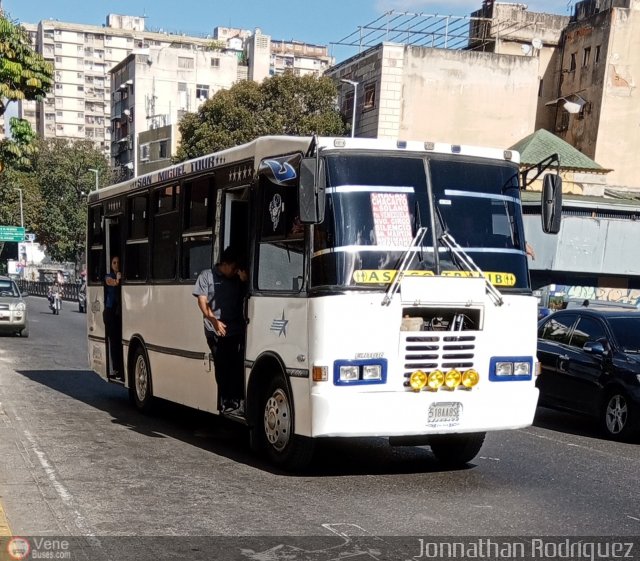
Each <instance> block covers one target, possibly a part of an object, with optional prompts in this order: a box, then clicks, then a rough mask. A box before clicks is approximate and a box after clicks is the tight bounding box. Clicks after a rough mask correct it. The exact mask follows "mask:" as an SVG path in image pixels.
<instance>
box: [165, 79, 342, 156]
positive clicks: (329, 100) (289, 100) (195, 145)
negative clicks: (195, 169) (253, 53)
mask: <svg viewBox="0 0 640 561" xmlns="http://www.w3.org/2000/svg"><path fill="white" fill-rule="evenodd" d="M336 98H337V90H336V86H335V83H334V82H333V80H331V79H330V78H328V77H321V78H317V77H315V76H302V77H298V76H294V75H293V74H291V73H285V74H282V75H279V76H273V77H272V78H267V79H266V80H264V81H263V82H262V83H261V84H258V83H257V82H253V81H242V82H239V83H237V84H236V85H234V86H233V87H232V88H230V89H228V90H221V91H219V92H217V93H216V94H215V95H214V96H213V97H212V98H211V99H210V100H208V101H206V102H205V103H203V104H202V105H201V106H200V108H199V109H198V112H197V113H188V114H187V115H186V116H185V117H184V118H183V119H182V120H181V121H180V125H179V128H180V134H181V143H180V147H179V148H178V153H177V155H176V158H177V159H178V160H179V161H182V160H187V159H190V158H195V157H198V156H203V155H205V154H209V153H211V152H217V151H219V150H224V149H225V148H230V147H232V146H237V145H238V144H242V143H244V142H249V141H250V140H253V139H254V138H256V137H258V136H263V135H271V134H285V135H311V134H313V133H317V134H320V135H333V136H342V135H344V134H345V132H346V127H345V123H344V120H343V119H342V117H341V115H340V113H339V111H338V109H337V107H336Z"/></svg>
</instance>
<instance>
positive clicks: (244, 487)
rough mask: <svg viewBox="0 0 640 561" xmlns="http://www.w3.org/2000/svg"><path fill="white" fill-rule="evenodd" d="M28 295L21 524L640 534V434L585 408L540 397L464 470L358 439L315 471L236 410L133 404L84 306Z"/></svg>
mask: <svg viewBox="0 0 640 561" xmlns="http://www.w3.org/2000/svg"><path fill="white" fill-rule="evenodd" d="M28 306H29V313H30V324H31V337H30V338H28V339H23V338H19V337H0V501H1V502H2V504H3V505H4V509H5V511H6V515H7V517H8V520H9V525H10V527H11V529H12V530H13V532H14V534H21V535H50V536H53V535H64V536H89V537H91V536H94V537H97V538H100V537H104V536H118V535H119V536H127V535H134V536H212V535H217V536H220V535H223V536H254V535H262V536H264V535H270V536H295V535H301V536H314V535H315V536H317V535H326V534H327V533H328V532H329V533H331V532H334V530H335V528H338V527H339V528H343V529H344V528H349V530H348V531H349V532H355V533H361V534H362V535H377V536H394V535H399V536H410V535H454V536H479V535H491V536H507V535H526V536H533V535H548V536H550V535H562V536H585V535H594V536H611V535H640V488H639V485H638V474H639V473H640V443H637V442H636V443H615V442H610V441H607V440H603V439H601V438H600V436H599V434H598V432H597V429H596V425H595V423H593V422H591V421H588V420H585V419H582V418H578V417H573V416H570V415H568V414H563V413H556V412H552V411H550V410H546V409H539V412H538V416H537V418H536V422H535V426H533V427H530V428H527V429H524V430H518V431H505V432H499V433H492V434H490V435H488V437H487V441H486V443H485V445H484V447H483V449H482V451H481V452H480V455H479V457H478V458H476V460H474V462H473V464H471V465H470V466H469V467H468V468H466V469H462V470H452V471H447V470H443V469H442V468H441V466H440V465H439V464H438V463H437V462H436V460H435V459H434V457H433V456H432V455H431V453H430V452H429V449H428V448H411V447H403V448H391V447H389V446H388V445H387V443H386V441H383V440H381V439H359V440H356V441H349V442H345V441H327V442H322V443H321V444H320V446H319V449H318V453H317V455H316V459H315V462H314V464H313V466H312V468H311V469H310V470H309V471H307V472H305V473H300V474H288V473H283V472H280V471H277V470H274V469H273V468H272V467H271V466H270V465H269V464H268V463H266V462H264V461H262V460H261V459H258V458H255V457H254V456H253V455H252V454H251V453H250V451H249V447H248V435H247V432H246V429H244V428H242V427H241V426H238V425H235V424H233V423H231V422H230V421H226V420H224V419H220V418H217V417H215V416H212V415H206V414H202V413H199V412H195V411H192V410H189V409H186V408H183V407H179V406H175V405H171V404H167V403H163V404H161V406H160V407H159V408H158V410H157V411H156V412H154V414H153V415H151V416H144V415H142V414H139V413H138V412H137V411H135V410H134V409H133V407H132V406H131V405H130V403H129V401H128V395H127V391H126V390H125V389H123V388H121V387H118V386H114V385H109V384H107V383H105V382H103V381H102V380H101V379H100V378H98V376H97V375H96V374H94V373H92V372H90V371H89V370H87V358H86V342H85V320H86V316H85V315H84V314H80V313H78V311H77V305H76V304H72V303H69V302H65V303H64V307H63V310H62V312H61V315H60V316H54V315H52V314H51V313H50V312H49V311H48V308H47V306H46V301H45V300H44V299H40V298H36V297H30V298H28ZM416 553H417V552H416ZM272 558H274V559H275V557H272ZM270 559H271V558H270Z"/></svg>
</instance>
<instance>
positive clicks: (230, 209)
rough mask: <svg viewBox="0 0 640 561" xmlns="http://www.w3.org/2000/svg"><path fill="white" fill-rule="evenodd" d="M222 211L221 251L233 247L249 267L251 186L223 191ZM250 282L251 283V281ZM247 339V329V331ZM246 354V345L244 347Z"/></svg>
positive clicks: (241, 265)
mask: <svg viewBox="0 0 640 561" xmlns="http://www.w3.org/2000/svg"><path fill="white" fill-rule="evenodd" d="M220 203H221V211H222V214H223V216H224V218H223V220H222V228H223V231H222V232H219V234H218V236H216V237H217V239H219V240H220V244H219V251H220V252H222V251H223V250H224V249H225V248H227V247H233V248H234V249H235V251H236V252H237V254H238V255H239V256H240V259H241V263H239V265H240V267H242V268H244V269H245V270H246V269H249V275H251V267H250V262H249V258H250V234H249V187H248V186H242V187H234V188H231V189H226V190H224V191H222V194H221V201H220ZM249 284H250V283H249ZM248 301H249V294H248V293H247V296H246V297H245V299H244V303H243V313H244V317H245V320H246V319H247V307H248ZM245 341H246V331H245ZM243 353H245V356H246V345H245V348H244V349H243Z"/></svg>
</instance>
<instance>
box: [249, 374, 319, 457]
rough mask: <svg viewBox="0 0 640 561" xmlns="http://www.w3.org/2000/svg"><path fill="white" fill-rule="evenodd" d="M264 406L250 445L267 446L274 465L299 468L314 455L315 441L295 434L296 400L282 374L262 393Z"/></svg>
mask: <svg viewBox="0 0 640 561" xmlns="http://www.w3.org/2000/svg"><path fill="white" fill-rule="evenodd" d="M260 403H261V407H260V409H259V411H258V412H257V415H256V422H255V423H254V424H253V426H252V429H251V447H252V448H253V449H254V450H260V449H264V450H266V452H267V456H268V457H269V459H270V460H271V462H272V463H274V464H275V465H277V466H279V467H282V468H285V469H288V470H300V469H303V468H304V467H306V466H307V465H308V464H309V462H310V461H311V458H312V456H313V449H314V441H313V439H311V438H307V437H303V436H300V435H297V434H295V424H294V423H295V418H294V414H293V402H292V400H291V394H290V392H289V388H288V387H287V383H286V381H285V379H284V377H283V376H282V375H280V376H276V377H275V378H273V379H272V380H271V382H270V383H269V384H268V385H267V389H266V391H265V392H264V393H263V395H262V399H261V402H260Z"/></svg>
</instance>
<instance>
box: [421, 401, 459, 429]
mask: <svg viewBox="0 0 640 561" xmlns="http://www.w3.org/2000/svg"><path fill="white" fill-rule="evenodd" d="M461 414H462V403H459V402H457V401H451V402H445V403H432V404H431V405H430V406H429V415H428V418H427V424H428V425H429V426H437V427H443V426H447V427H451V426H454V425H457V424H458V423H459V422H460V415H461Z"/></svg>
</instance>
